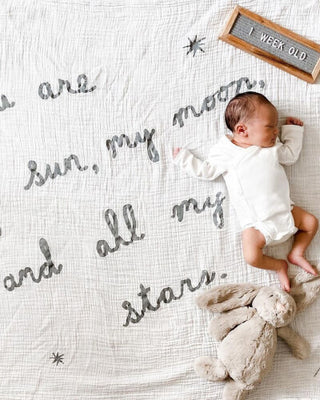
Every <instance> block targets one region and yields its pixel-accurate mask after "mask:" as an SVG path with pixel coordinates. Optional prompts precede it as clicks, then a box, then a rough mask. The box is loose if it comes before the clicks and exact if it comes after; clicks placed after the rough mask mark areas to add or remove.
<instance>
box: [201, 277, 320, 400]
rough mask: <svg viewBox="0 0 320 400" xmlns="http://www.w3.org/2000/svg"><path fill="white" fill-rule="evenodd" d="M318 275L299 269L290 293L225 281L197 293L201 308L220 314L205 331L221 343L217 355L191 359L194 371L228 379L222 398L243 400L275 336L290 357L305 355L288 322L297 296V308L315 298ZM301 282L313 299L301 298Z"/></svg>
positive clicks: (265, 368)
mask: <svg viewBox="0 0 320 400" xmlns="http://www.w3.org/2000/svg"><path fill="white" fill-rule="evenodd" d="M319 278H320V277H319V276H317V277H314V276H312V277H311V275H310V274H307V273H302V274H300V276H299V278H298V279H296V282H293V285H295V284H296V286H295V287H292V290H291V295H290V294H288V293H286V292H284V291H283V290H281V289H279V288H277V287H272V286H271V287H258V286H255V285H251V284H230V285H222V286H218V287H214V288H212V289H210V290H207V291H206V292H205V293H203V294H201V295H200V296H198V297H197V299H196V302H197V304H198V306H199V307H200V308H205V309H207V310H210V311H213V312H218V313H221V314H220V315H218V316H217V317H216V318H214V319H213V320H212V321H211V322H210V325H209V333H210V334H211V335H212V336H213V338H214V339H215V340H217V341H221V344H220V347H219V349H218V358H217V359H215V358H212V357H199V358H198V359H196V361H195V364H194V368H195V371H196V373H197V374H198V375H199V376H200V377H203V378H205V379H208V380H211V381H221V380H225V379H228V382H227V383H226V385H225V388H224V391H223V400H243V399H244V398H245V397H246V394H247V392H248V390H251V389H253V388H254V387H255V386H256V384H258V383H259V382H260V381H261V380H262V378H263V377H264V376H265V375H266V374H267V373H268V372H269V370H270V369H271V366H272V361H273V357H274V353H275V351H276V345H277V336H280V337H281V338H282V339H284V340H285V341H286V342H287V343H288V345H289V346H290V348H291V350H292V353H293V355H294V356H295V357H297V358H300V359H304V358H306V357H307V356H308V355H309V352H310V347H309V344H308V343H307V342H306V341H305V339H303V338H302V337H301V336H300V335H298V334H297V333H296V332H294V331H293V330H292V329H291V328H290V327H289V326H288V325H289V324H290V322H291V321H292V320H293V318H294V317H295V315H296V312H297V305H296V301H297V299H302V302H303V307H302V308H304V307H305V306H306V305H307V304H309V303H310V302H312V301H313V300H314V298H315V296H316V294H317V293H318V291H319V289H320V279H319ZM304 282H307V284H309V285H310V289H311V290H312V293H313V296H312V298H311V297H310V296H309V297H307V298H306V296H305V293H306V292H307V291H308V289H309V288H308V287H303V286H302V283H304ZM294 298H295V299H294ZM295 300H296V301H295Z"/></svg>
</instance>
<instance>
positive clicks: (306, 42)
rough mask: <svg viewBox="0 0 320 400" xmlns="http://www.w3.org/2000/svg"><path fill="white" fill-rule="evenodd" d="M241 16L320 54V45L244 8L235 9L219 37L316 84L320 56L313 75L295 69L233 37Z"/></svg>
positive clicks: (319, 70)
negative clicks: (233, 30) (235, 24)
mask: <svg viewBox="0 0 320 400" xmlns="http://www.w3.org/2000/svg"><path fill="white" fill-rule="evenodd" d="M240 14H242V15H244V16H246V17H248V18H249V19H251V20H253V21H255V22H257V23H259V24H261V25H264V26H266V27H268V28H270V29H272V30H274V31H276V32H278V33H280V34H282V35H284V36H287V37H288V38H290V39H293V40H295V41H297V42H299V43H300V44H302V45H305V46H307V47H310V48H311V49H313V50H315V51H317V52H319V53H320V45H318V44H317V43H315V42H312V41H311V40H309V39H306V38H304V37H302V36H300V35H298V34H296V33H294V32H292V31H290V30H289V29H286V28H283V27H282V26H280V25H278V24H275V23H274V22H271V21H269V20H268V19H265V18H263V17H260V15H258V14H255V13H253V12H251V11H249V10H247V9H246V8H243V7H240V6H236V7H235V8H234V10H233V11H232V14H231V16H230V18H229V20H228V23H227V25H226V27H225V29H224V31H223V32H222V34H221V35H220V36H219V39H221V40H223V41H224V42H226V43H229V44H231V45H233V46H235V47H238V48H240V49H242V50H244V51H246V52H247V53H249V54H252V55H254V56H256V57H258V58H261V59H262V60H263V61H266V62H268V63H269V64H272V65H274V66H275V67H278V68H280V69H282V70H284V71H286V72H289V73H290V74H292V75H295V76H297V77H298V78H300V79H303V80H305V81H307V82H309V83H314V82H315V80H316V79H317V76H318V74H319V72H320V56H319V59H318V61H317V63H316V65H315V67H314V69H313V71H312V73H311V74H309V73H307V72H305V71H301V70H300V69H299V68H298V67H295V66H293V65H290V64H288V63H286V62H285V61H283V60H281V59H280V58H278V57H276V56H274V55H273V54H270V53H268V52H267V51H264V50H261V49H259V48H257V47H256V46H254V45H252V44H250V43H247V42H245V41H244V40H242V39H239V38H237V37H235V36H233V35H232V34H230V31H231V29H232V27H233V24H234V23H235V21H236V19H237V17H238V15H240Z"/></svg>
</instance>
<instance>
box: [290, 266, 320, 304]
mask: <svg viewBox="0 0 320 400" xmlns="http://www.w3.org/2000/svg"><path fill="white" fill-rule="evenodd" d="M316 269H317V271H318V272H319V267H317V268H316ZM290 283H291V290H290V293H289V294H290V295H291V296H292V297H293V298H294V301H295V302H296V304H297V312H300V311H302V310H304V309H305V308H306V307H307V306H308V305H309V304H311V303H313V302H314V300H315V299H316V297H317V295H318V293H319V291H320V275H317V276H314V275H311V274H309V273H308V272H306V271H304V270H303V269H301V268H299V271H298V272H297V273H296V274H295V275H294V276H293V277H292V278H291V279H290Z"/></svg>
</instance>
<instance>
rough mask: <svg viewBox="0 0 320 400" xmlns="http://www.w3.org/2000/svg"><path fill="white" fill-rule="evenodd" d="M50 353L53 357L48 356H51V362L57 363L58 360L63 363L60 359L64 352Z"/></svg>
mask: <svg viewBox="0 0 320 400" xmlns="http://www.w3.org/2000/svg"><path fill="white" fill-rule="evenodd" d="M52 354H53V357H50V358H53V361H52V364H54V363H57V365H59V363H60V362H61V363H62V364H64V362H63V361H62V359H63V356H64V354H59V353H57V354H54V353H52Z"/></svg>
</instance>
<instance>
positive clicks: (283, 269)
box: [276, 260, 290, 292]
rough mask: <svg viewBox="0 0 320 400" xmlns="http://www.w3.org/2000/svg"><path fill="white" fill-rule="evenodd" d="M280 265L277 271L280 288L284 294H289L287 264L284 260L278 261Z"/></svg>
mask: <svg viewBox="0 0 320 400" xmlns="http://www.w3.org/2000/svg"><path fill="white" fill-rule="evenodd" d="M278 261H279V263H281V264H280V267H279V269H277V271H276V272H277V275H278V278H279V281H280V284H281V287H282V289H283V290H285V291H286V292H290V281H289V277H288V263H287V262H286V261H285V260H278Z"/></svg>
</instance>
